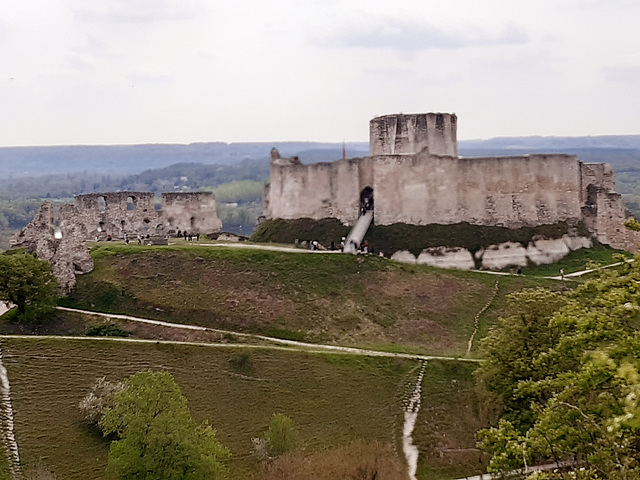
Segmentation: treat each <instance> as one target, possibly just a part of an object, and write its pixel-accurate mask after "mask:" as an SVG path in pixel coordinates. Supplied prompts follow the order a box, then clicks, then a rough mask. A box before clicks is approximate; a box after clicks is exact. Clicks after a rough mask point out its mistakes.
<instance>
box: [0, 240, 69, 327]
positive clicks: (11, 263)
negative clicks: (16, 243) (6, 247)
mask: <svg viewBox="0 0 640 480" xmlns="http://www.w3.org/2000/svg"><path fill="white" fill-rule="evenodd" d="M57 287H58V283H57V282H56V279H55V277H54V276H53V272H52V271H51V265H49V263H47V262H45V261H43V260H39V259H38V258H37V257H36V256H35V255H32V254H27V253H24V254H23V253H19V252H18V253H16V252H12V251H10V252H5V253H2V254H0V300H4V301H8V302H11V303H13V304H15V305H16V306H17V308H18V317H19V318H20V319H23V320H33V319H35V318H38V317H40V316H42V315H45V314H47V313H50V312H51V311H53V309H54V308H55V306H56V305H57V302H58V293H57V292H58V291H57Z"/></svg>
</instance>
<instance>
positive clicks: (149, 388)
mask: <svg viewBox="0 0 640 480" xmlns="http://www.w3.org/2000/svg"><path fill="white" fill-rule="evenodd" d="M114 404H115V405H114V406H113V407H112V408H107V409H106V411H105V413H104V415H103V417H102V419H101V420H100V426H101V428H102V430H103V432H104V434H105V435H112V434H113V435H115V436H116V439H115V440H114V441H113V442H112V443H111V447H110V450H109V459H108V470H109V473H110V474H111V476H112V477H113V478H118V479H127V480H129V479H130V480H134V479H135V480H143V479H145V480H146V479H148V480H151V479H160V478H161V479H163V480H178V479H180V480H187V479H188V480H200V479H203V480H204V479H207V480H215V479H220V478H224V477H225V474H226V468H225V466H224V463H223V461H224V460H225V459H226V458H227V457H228V456H229V451H228V449H227V448H225V447H224V446H223V445H222V444H221V443H220V442H219V441H218V440H217V439H216V435H215V430H213V429H212V428H211V427H210V426H209V425H208V424H206V423H203V424H201V425H197V424H196V423H195V422H194V421H193V419H192V418H191V414H190V412H189V408H188V406H187V399H186V398H185V397H184V396H183V395H182V393H181V391H180V388H179V387H178V385H177V384H176V383H175V381H174V379H173V376H172V375H171V374H169V373H167V372H151V371H144V372H139V373H136V374H135V375H132V376H131V377H129V379H128V380H127V382H126V387H125V389H124V390H122V391H120V392H117V393H116V394H115V395H114Z"/></svg>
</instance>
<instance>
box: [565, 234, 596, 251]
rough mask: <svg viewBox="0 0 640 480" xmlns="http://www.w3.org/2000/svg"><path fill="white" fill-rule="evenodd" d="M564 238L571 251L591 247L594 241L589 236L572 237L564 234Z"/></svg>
mask: <svg viewBox="0 0 640 480" xmlns="http://www.w3.org/2000/svg"><path fill="white" fill-rule="evenodd" d="M562 240H563V241H564V243H565V245H567V247H569V250H571V251H574V250H578V249H580V248H591V247H592V246H593V241H592V240H591V239H590V238H587V237H571V236H569V235H563V237H562Z"/></svg>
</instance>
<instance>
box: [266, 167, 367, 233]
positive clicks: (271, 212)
mask: <svg viewBox="0 0 640 480" xmlns="http://www.w3.org/2000/svg"><path fill="white" fill-rule="evenodd" d="M367 186H369V187H373V171H372V159H371V158H370V157H367V158H351V159H346V160H337V161H335V162H332V163H316V164H311V165H303V164H302V163H300V162H299V161H296V160H294V159H281V158H279V157H277V158H275V159H272V161H271V182H270V184H269V186H268V187H267V188H266V189H265V197H266V201H265V216H266V217H267V218H283V219H292V218H313V219H316V220H319V219H321V218H327V217H331V218H338V219H340V220H341V221H343V222H345V223H348V224H352V223H354V222H355V221H356V220H357V218H358V214H359V208H360V192H361V191H362V190H363V189H364V188H365V187H367Z"/></svg>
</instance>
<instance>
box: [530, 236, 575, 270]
mask: <svg viewBox="0 0 640 480" xmlns="http://www.w3.org/2000/svg"><path fill="white" fill-rule="evenodd" d="M569 252H570V250H569V247H568V246H567V244H566V243H565V241H564V240H563V239H561V238H560V239H556V240H537V241H535V242H531V243H529V245H528V246H527V250H526V255H527V258H528V259H529V261H530V262H531V263H533V264H535V265H546V264H549V263H556V262H557V261H559V260H561V259H562V258H564V257H565V256H567V254H568V253H569Z"/></svg>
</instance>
